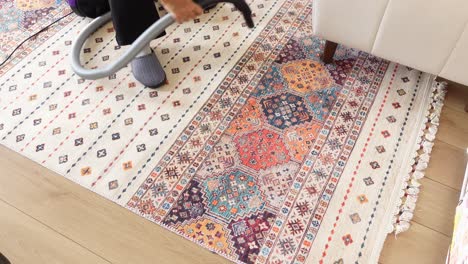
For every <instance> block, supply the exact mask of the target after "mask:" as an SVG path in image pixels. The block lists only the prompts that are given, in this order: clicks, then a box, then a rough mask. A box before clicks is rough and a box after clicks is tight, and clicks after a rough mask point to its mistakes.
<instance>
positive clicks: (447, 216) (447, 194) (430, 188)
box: [413, 179, 460, 236]
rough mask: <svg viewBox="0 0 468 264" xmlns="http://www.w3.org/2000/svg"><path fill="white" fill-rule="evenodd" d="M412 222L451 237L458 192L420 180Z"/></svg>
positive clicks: (429, 181) (430, 181)
mask: <svg viewBox="0 0 468 264" xmlns="http://www.w3.org/2000/svg"><path fill="white" fill-rule="evenodd" d="M419 182H420V183H421V189H420V192H419V199H418V203H417V204H416V210H415V212H414V218H413V221H414V222H417V223H419V224H421V225H424V226H426V227H428V228H431V229H434V230H437V231H438V232H440V233H443V234H444V235H446V236H452V232H453V219H454V217H455V209H456V207H457V204H458V199H459V197H460V192H459V191H457V190H454V189H452V188H450V187H447V186H445V185H442V184H440V183H438V182H435V181H433V180H431V179H421V180H420V181H419Z"/></svg>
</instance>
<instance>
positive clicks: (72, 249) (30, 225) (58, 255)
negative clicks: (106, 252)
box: [0, 201, 110, 264]
mask: <svg viewBox="0 0 468 264" xmlns="http://www.w3.org/2000/svg"><path fill="white" fill-rule="evenodd" d="M0 250H1V252H2V254H3V255H4V256H6V257H7V258H8V259H9V261H10V262H11V263H14V264H21V263H25V264H29V263H48V264H52V263H70V264H71V263H96V264H97V263H110V262H108V261H106V260H104V259H102V258H101V257H99V256H97V255H95V254H93V253H92V252H90V251H89V250H87V249H85V248H83V247H82V246H80V245H78V244H76V243H74V242H73V241H71V240H69V239H68V238H66V237H64V236H62V235H61V234H59V233H57V232H55V231H54V230H52V229H50V228H49V227H47V226H45V225H43V224H41V223H39V222H38V221H36V220H35V219H33V218H31V217H29V216H28V215H26V214H24V213H22V212H20V211H18V210H17V209H16V208H14V207H12V206H10V205H8V204H6V203H4V202H3V201H0Z"/></svg>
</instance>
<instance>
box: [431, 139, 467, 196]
mask: <svg viewBox="0 0 468 264" xmlns="http://www.w3.org/2000/svg"><path fill="white" fill-rule="evenodd" d="M467 140H468V139H467ZM467 160H468V159H467V155H466V154H465V151H463V150H461V149H460V148H457V147H454V146H452V145H450V144H447V143H445V142H443V141H440V140H436V141H435V144H434V147H433V149H432V153H431V160H430V162H429V167H428V168H427V170H426V178H429V179H431V180H434V181H437V182H440V183H442V184H444V185H447V186H449V187H451V188H453V189H456V190H460V189H461V185H462V183H463V178H464V176H465V168H466V163H467Z"/></svg>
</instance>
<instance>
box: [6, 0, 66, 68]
mask: <svg viewBox="0 0 468 264" xmlns="http://www.w3.org/2000/svg"><path fill="white" fill-rule="evenodd" d="M70 11H71V10H70V8H69V7H68V5H67V4H66V3H65V1H62V0H2V1H0V62H2V61H4V60H5V59H6V58H7V57H8V55H10V53H12V52H13V50H14V49H15V48H16V47H17V46H18V45H19V44H20V43H21V42H23V41H24V40H26V39H27V38H28V37H30V36H32V35H33V34H34V33H36V32H38V31H40V30H41V29H42V28H44V27H46V26H47V25H49V24H50V23H52V22H54V21H55V20H56V19H58V18H60V17H62V16H64V15H66V14H68V13H69V12H70ZM71 20H72V18H68V19H64V20H63V21H60V23H58V24H57V26H54V27H51V28H50V29H49V30H48V32H46V33H44V34H42V35H40V36H38V37H37V39H31V41H28V42H27V43H26V44H25V45H24V46H22V47H21V49H20V50H18V51H17V52H16V53H15V54H13V56H12V59H11V61H13V62H16V63H17V62H18V61H19V60H20V59H21V58H23V57H24V56H26V55H27V54H29V53H30V52H31V51H32V50H34V49H35V48H36V47H37V46H38V45H39V44H41V43H42V41H43V40H46V39H47V38H49V37H50V36H51V35H53V34H54V33H55V32H57V31H58V29H60V28H61V27H63V26H64V25H66V24H68V23H69V22H70V21H71ZM6 68H7V67H4V68H2V69H0V76H1V75H2V74H3V73H4V72H6V71H7V69H6ZM8 69H9V67H8Z"/></svg>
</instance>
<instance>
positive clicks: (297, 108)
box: [260, 93, 312, 129]
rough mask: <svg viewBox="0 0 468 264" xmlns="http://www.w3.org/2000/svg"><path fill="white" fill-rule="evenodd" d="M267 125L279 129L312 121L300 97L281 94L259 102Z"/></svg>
mask: <svg viewBox="0 0 468 264" xmlns="http://www.w3.org/2000/svg"><path fill="white" fill-rule="evenodd" d="M260 104H261V106H262V109H263V112H264V114H265V116H266V117H267V120H268V123H269V124H270V125H272V126H275V127H277V128H279V129H284V128H287V127H291V126H295V125H299V124H303V123H305V122H309V121H311V120H312V115H310V113H309V111H308V110H307V108H306V105H305V103H304V99H303V98H302V97H300V96H297V95H294V94H290V93H283V94H280V95H276V96H273V97H270V98H265V99H262V100H261V101H260Z"/></svg>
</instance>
